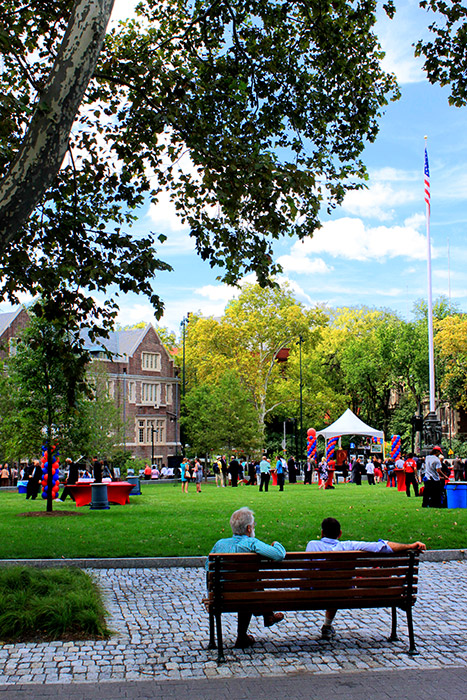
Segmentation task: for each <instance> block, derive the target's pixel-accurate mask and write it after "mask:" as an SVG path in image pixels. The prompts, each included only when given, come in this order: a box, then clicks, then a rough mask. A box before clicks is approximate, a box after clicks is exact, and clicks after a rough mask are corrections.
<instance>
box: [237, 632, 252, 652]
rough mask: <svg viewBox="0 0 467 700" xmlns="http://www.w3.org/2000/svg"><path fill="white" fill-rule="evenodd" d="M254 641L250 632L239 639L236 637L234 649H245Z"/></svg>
mask: <svg viewBox="0 0 467 700" xmlns="http://www.w3.org/2000/svg"><path fill="white" fill-rule="evenodd" d="M254 643H255V638H254V637H253V636H252V635H251V634H246V635H245V636H244V637H242V638H241V639H237V641H236V642H235V644H234V649H246V648H247V647H251V646H253V644H254Z"/></svg>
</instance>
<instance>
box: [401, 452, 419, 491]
mask: <svg viewBox="0 0 467 700" xmlns="http://www.w3.org/2000/svg"><path fill="white" fill-rule="evenodd" d="M404 471H405V493H406V494H407V496H409V497H410V484H412V486H413V490H414V493H415V496H418V481H417V462H416V461H415V460H414V458H413V454H410V455H409V456H408V457H407V459H406V460H405V462H404Z"/></svg>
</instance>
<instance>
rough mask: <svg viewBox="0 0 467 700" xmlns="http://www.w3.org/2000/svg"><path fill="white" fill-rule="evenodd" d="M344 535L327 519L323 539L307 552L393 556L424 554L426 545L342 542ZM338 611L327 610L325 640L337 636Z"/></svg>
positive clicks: (337, 522)
mask: <svg viewBox="0 0 467 700" xmlns="http://www.w3.org/2000/svg"><path fill="white" fill-rule="evenodd" d="M341 535H342V530H341V526H340V523H339V521H338V520H336V519H335V518H325V519H324V520H323V522H322V523H321V539H320V540H310V542H308V544H307V546H306V551H307V552H352V551H360V552H375V553H376V554H377V553H381V554H391V553H392V552H405V551H407V550H408V549H414V550H415V551H417V552H423V551H425V549H426V545H424V544H423V542H412V543H411V544H401V543H400V542H389V541H388V540H378V541H377V542H362V541H359V540H356V541H353V540H346V541H344V542H340V541H339V538H340V537H341ZM336 612H337V610H326V613H325V618H324V625H323V626H322V628H321V635H322V638H323V639H332V637H334V635H335V630H334V627H333V626H332V621H333V620H334V616H335V614H336Z"/></svg>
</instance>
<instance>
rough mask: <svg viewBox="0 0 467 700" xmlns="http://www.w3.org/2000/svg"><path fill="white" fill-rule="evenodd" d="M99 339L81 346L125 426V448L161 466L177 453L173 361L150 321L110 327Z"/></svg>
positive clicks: (177, 399) (178, 445) (177, 413)
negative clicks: (104, 379) (98, 367)
mask: <svg viewBox="0 0 467 700" xmlns="http://www.w3.org/2000/svg"><path fill="white" fill-rule="evenodd" d="M99 343H100V344H98V343H96V344H92V343H91V342H89V341H88V342H87V349H88V350H89V351H90V352H91V355H92V356H93V357H94V361H96V362H102V363H103V367H104V369H105V371H106V372H107V376H108V386H109V395H110V397H111V398H113V399H114V401H115V402H116V404H117V406H119V408H120V410H121V417H122V420H123V422H124V424H125V425H126V440H125V445H124V447H125V449H126V450H127V451H128V452H129V453H131V454H132V455H134V456H136V457H143V458H144V459H146V460H148V462H151V461H152V460H153V461H154V463H155V464H159V465H161V464H163V463H165V464H167V463H168V458H169V457H171V456H175V455H178V454H180V427H179V421H178V418H179V415H180V412H179V382H180V380H179V379H178V377H177V374H176V370H175V368H174V363H173V360H172V359H171V357H170V355H169V353H168V352H167V350H166V349H165V347H164V346H163V345H162V342H161V340H160V338H159V336H158V335H157V333H156V331H155V329H154V328H153V326H152V325H151V324H148V325H147V326H146V327H145V328H137V329H132V330H126V331H114V332H113V333H111V334H110V337H109V338H108V339H105V340H100V341H99ZM102 345H104V346H105V348H106V349H107V351H108V352H109V353H110V354H111V359H109V358H108V356H106V354H105V352H103V350H102Z"/></svg>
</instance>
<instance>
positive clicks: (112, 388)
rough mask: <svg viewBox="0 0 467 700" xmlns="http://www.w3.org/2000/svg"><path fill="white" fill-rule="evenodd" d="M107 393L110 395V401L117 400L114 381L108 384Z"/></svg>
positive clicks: (111, 380)
mask: <svg viewBox="0 0 467 700" xmlns="http://www.w3.org/2000/svg"><path fill="white" fill-rule="evenodd" d="M107 393H108V396H109V399H114V398H115V382H114V380H113V379H110V380H109V381H108V382H107Z"/></svg>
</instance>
